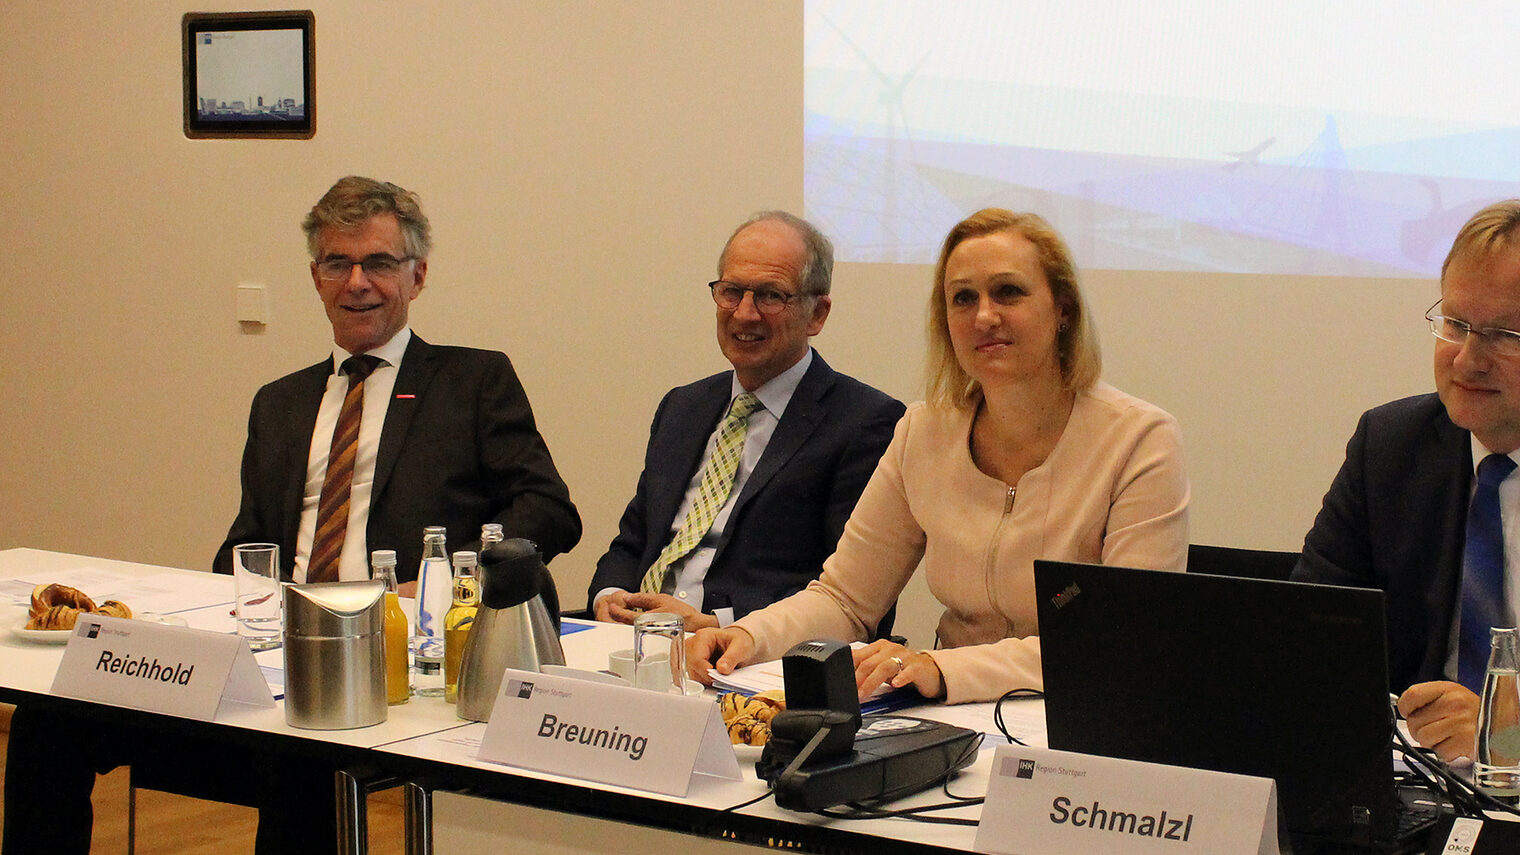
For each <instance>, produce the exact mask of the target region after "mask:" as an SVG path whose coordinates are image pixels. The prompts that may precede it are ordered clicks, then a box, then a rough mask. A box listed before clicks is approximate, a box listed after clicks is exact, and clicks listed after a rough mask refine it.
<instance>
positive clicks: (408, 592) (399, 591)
mask: <svg viewBox="0 0 1520 855" xmlns="http://www.w3.org/2000/svg"><path fill="white" fill-rule="evenodd" d="M396 596H398V597H408V598H410V599H413V600H415V599H417V580H416V579H413V580H412V581H410V582H402V583H401V584H399V585H397V586H396Z"/></svg>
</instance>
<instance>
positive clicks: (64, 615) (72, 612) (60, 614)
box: [26, 605, 84, 629]
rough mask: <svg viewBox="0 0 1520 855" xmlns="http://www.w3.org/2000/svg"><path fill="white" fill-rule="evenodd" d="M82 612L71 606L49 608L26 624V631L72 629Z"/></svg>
mask: <svg viewBox="0 0 1520 855" xmlns="http://www.w3.org/2000/svg"><path fill="white" fill-rule="evenodd" d="M82 614H84V612H83V610H81V609H76V608H74V607H73V606H65V605H57V606H50V607H48V609H47V610H45V611H44V612H43V613H42V614H41V615H38V616H37V617H34V618H31V619H29V620H28V621H27V622H26V628H27V629H73V628H74V624H75V623H76V622H77V621H78V620H79V616H80V615H82Z"/></svg>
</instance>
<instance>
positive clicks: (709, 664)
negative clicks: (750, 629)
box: [686, 626, 755, 686]
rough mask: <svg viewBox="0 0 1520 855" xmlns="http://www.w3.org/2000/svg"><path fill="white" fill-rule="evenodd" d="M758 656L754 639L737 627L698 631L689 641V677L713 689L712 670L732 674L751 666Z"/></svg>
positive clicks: (687, 665)
mask: <svg viewBox="0 0 1520 855" xmlns="http://www.w3.org/2000/svg"><path fill="white" fill-rule="evenodd" d="M754 652H755V639H754V636H752V635H750V634H749V633H747V632H745V631H744V630H742V629H739V628H738V627H736V626H731V627H728V628H726V629H703V630H698V631H697V632H696V633H694V634H692V635H689V636H687V638H686V676H688V677H690V678H692V679H693V680H696V681H697V682H699V683H701V684H702V685H704V686H711V685H712V682H713V678H712V675H711V674H710V673H708V671H709V670H710V669H713V668H716V669H718V673H719V674H732V673H734V669H735V668H738V667H739V666H740V665H743V664H745V663H747V662H748V661H749V657H750V656H751V655H752V654H753V653H754ZM719 654H721V655H719Z"/></svg>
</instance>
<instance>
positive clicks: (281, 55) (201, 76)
mask: <svg viewBox="0 0 1520 855" xmlns="http://www.w3.org/2000/svg"><path fill="white" fill-rule="evenodd" d="M183 31H184V77H185V136H187V137H189V138H191V139H207V138H225V137H266V138H273V139H311V137H312V136H313V135H315V134H316V132H317V87H316V18H315V17H314V16H313V15H312V13H311V12H310V11H309V10H308V11H304V12H299V11H292V12H230V13H207V12H187V13H186V14H185V17H184V23H183Z"/></svg>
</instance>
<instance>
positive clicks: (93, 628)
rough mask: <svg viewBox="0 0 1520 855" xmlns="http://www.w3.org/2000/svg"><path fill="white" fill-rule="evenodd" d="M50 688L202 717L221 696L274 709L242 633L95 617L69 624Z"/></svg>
mask: <svg viewBox="0 0 1520 855" xmlns="http://www.w3.org/2000/svg"><path fill="white" fill-rule="evenodd" d="M52 693H53V694H55V695H61V696H63V697H69V698H81V699H83V700H87V701H98V702H101V703H107V704H113V705H115V706H119V707H127V708H129V709H138V710H147V711H149V712H160V713H168V714H170V715H178V716H184V717H186V718H195V719H201V720H202V721H211V720H213V719H215V718H216V714H217V708H218V707H219V706H220V705H221V704H222V702H224V701H229V702H234V703H245V704H253V705H255V706H264V707H272V706H274V696H273V695H271V694H270V692H269V684H268V683H267V682H265V680H264V676H263V674H262V673H260V671H259V667H258V663H256V662H255V661H254V659H253V654H252V652H250V651H249V649H248V645H247V644H245V643H244V642H243V640H242V639H241V638H239V637H237V636H235V635H224V634H222V633H219V632H207V631H206V630H200V629H188V628H186V627H181V626H165V625H163V624H159V623H151V622H148V621H141V620H127V619H124V618H113V617H102V616H99V615H82V616H80V618H79V622H78V623H77V624H75V625H74V631H73V634H72V635H70V636H69V644H68V647H66V648H64V651H63V659H62V661H60V662H59V663H58V671H57V673H56V674H54V675H53V687H52Z"/></svg>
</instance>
